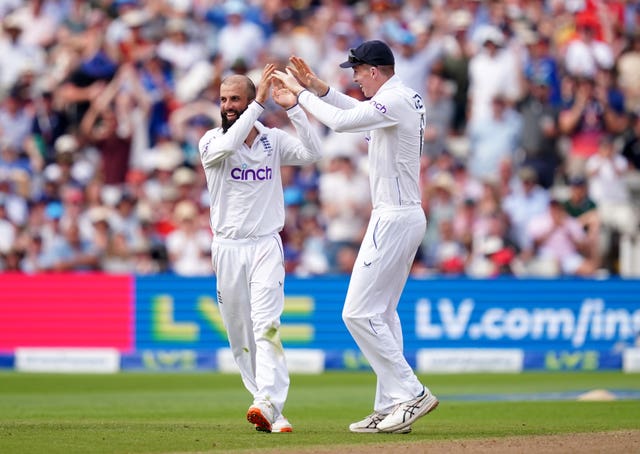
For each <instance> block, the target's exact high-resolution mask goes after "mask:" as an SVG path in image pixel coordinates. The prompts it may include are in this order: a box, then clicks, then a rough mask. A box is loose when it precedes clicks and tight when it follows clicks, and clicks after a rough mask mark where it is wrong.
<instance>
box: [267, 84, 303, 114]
mask: <svg viewBox="0 0 640 454" xmlns="http://www.w3.org/2000/svg"><path fill="white" fill-rule="evenodd" d="M271 97H272V98H273V100H274V101H275V102H276V104H278V105H279V106H280V107H282V108H284V109H289V108H290V107H293V106H295V105H296V103H297V102H298V98H297V97H296V95H294V94H293V93H292V92H291V90H289V89H288V88H286V87H285V86H284V84H283V83H282V82H281V81H280V80H278V79H276V78H275V77H274V78H273V82H272V88H271Z"/></svg>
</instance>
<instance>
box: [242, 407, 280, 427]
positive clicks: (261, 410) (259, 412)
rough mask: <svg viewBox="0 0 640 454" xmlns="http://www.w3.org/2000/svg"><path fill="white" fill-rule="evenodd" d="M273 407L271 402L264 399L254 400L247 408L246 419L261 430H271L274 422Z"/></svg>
mask: <svg viewBox="0 0 640 454" xmlns="http://www.w3.org/2000/svg"><path fill="white" fill-rule="evenodd" d="M274 413H275V411H274V408H273V405H272V404H271V402H267V401H266V400H263V401H260V402H254V403H253V405H251V406H250V407H249V410H247V421H249V422H250V423H252V424H255V425H256V427H259V429H258V430H260V431H262V432H271V428H272V426H273V423H274V422H275V417H274Z"/></svg>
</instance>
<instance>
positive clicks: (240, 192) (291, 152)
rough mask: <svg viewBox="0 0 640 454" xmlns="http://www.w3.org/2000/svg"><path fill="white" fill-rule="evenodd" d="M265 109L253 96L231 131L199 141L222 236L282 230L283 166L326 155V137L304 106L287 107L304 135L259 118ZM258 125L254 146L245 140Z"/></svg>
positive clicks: (218, 233) (213, 214) (213, 211)
mask: <svg viewBox="0 0 640 454" xmlns="http://www.w3.org/2000/svg"><path fill="white" fill-rule="evenodd" d="M263 110H264V108H263V107H262V106H261V105H260V104H259V103H257V102H255V101H253V102H252V103H251V104H249V106H248V107H247V110H246V111H244V112H243V113H242V115H240V118H238V119H237V120H236V122H235V123H234V124H233V125H232V126H231V127H230V128H229V129H228V130H227V132H226V133H225V134H223V132H222V128H215V129H211V130H209V131H207V132H206V133H205V134H204V136H202V138H201V139H200V143H199V144H198V148H199V150H200V158H201V160H202V165H203V167H204V171H205V175H206V178H207V188H208V190H209V196H210V200H211V208H210V211H211V228H212V230H213V234H214V236H216V237H218V238H225V239H245V238H256V237H261V236H265V235H270V234H273V233H275V232H279V231H280V230H282V227H283V225H284V196H283V191H282V181H281V179H280V166H283V165H302V164H307V163H311V162H314V161H317V160H318V159H320V139H319V137H318V135H317V134H316V133H315V132H314V128H313V127H312V126H311V124H310V123H309V120H308V119H307V116H306V115H305V113H304V111H303V110H302V109H301V108H300V106H298V105H296V106H294V107H292V108H290V109H288V110H287V115H288V116H289V119H290V120H291V123H292V124H293V126H294V127H295V129H296V132H297V135H298V137H295V136H293V135H290V134H287V133H286V132H284V131H281V130H279V129H274V128H267V127H265V126H264V125H263V124H262V123H260V122H258V121H257V119H258V117H259V116H260V114H262V112H263ZM254 126H255V127H256V129H258V136H257V137H256V139H255V140H254V142H253V144H252V145H251V147H248V146H247V145H246V144H245V143H244V141H245V139H246V138H247V135H248V134H249V132H250V131H251V128H253V127H254Z"/></svg>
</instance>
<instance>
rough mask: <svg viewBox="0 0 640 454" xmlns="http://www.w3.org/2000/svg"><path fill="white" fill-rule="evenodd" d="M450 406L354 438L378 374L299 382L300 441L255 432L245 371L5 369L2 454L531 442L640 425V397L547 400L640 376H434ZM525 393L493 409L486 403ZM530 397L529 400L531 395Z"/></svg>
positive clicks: (294, 390)
mask: <svg viewBox="0 0 640 454" xmlns="http://www.w3.org/2000/svg"><path fill="white" fill-rule="evenodd" d="M421 378H422V379H423V381H424V383H426V384H427V385H428V386H430V387H431V389H432V391H433V392H434V393H435V394H436V395H437V396H438V397H439V398H440V400H441V404H440V407H439V408H438V409H437V411H435V412H434V413H432V414H430V415H428V416H426V417H425V418H422V419H421V420H419V421H418V422H417V423H416V424H415V425H414V427H413V432H412V433H411V434H409V435H387V434H368V435H364V434H351V433H349V432H348V429H347V426H348V425H349V423H350V422H353V421H355V420H357V419H360V418H361V417H363V416H365V415H366V414H368V413H369V412H370V411H371V406H372V399H373V391H374V386H375V382H374V376H373V374H372V373H369V372H358V373H347V372H331V373H325V374H323V375H294V376H292V379H291V390H290V395H289V401H288V404H287V407H286V409H285V414H286V415H287V417H288V418H289V419H290V420H291V422H292V424H293V425H294V433H292V434H264V433H258V432H255V431H254V430H253V429H252V427H251V426H250V425H249V423H247V422H246V420H245V412H246V409H247V407H248V406H249V404H250V403H251V399H250V396H249V394H248V393H247V392H246V391H245V390H244V388H243V387H242V385H241V383H240V378H239V376H237V375H224V374H214V373H205V372H203V373H165V374H152V373H120V374H116V375H65V374H61V375H50V374H21V373H16V372H2V373H0V453H4V454H8V453H20V454H23V453H65V454H66V453H143V452H144V453H169V452H230V451H240V450H251V451H256V450H260V449H267V448H270V449H276V448H278V449H283V450H285V449H290V450H295V448H296V447H298V448H300V447H305V448H309V447H312V446H318V447H324V448H331V447H332V446H336V447H337V445H348V444H366V443H376V444H378V445H379V444H381V443H382V444H385V445H386V444H389V448H390V449H391V448H392V447H393V446H392V444H393V443H397V442H405V443H406V442H415V441H423V440H460V439H470V438H482V437H506V436H512V435H528V434H556V433H571V432H597V431H610V430H618V429H640V416H639V415H640V401H639V400H627V399H625V400H617V401H613V402H578V401H575V400H557V401H556V400H553V399H551V398H549V396H548V395H545V394H541V395H540V396H539V398H537V399H531V397H532V396H533V395H534V394H536V393H556V392H570V391H589V390H593V389H608V390H618V391H620V390H625V391H636V392H637V391H640V375H638V374H635V375H634V374H623V373H619V372H598V373H584V372H580V373H578V372H574V373H523V374H518V375H495V374H492V375H475V374H474V375H471V374H465V375H433V376H422V377H421ZM504 394H508V395H516V396H515V397H516V398H517V399H518V400H512V401H505V400H496V401H490V400H489V401H483V400H478V396H481V395H490V396H493V397H495V395H504ZM523 396H524V397H525V398H522V397H523Z"/></svg>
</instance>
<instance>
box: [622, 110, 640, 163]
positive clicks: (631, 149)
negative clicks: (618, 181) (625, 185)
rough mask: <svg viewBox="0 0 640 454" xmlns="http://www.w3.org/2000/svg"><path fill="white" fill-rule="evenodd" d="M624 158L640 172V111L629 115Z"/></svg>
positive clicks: (624, 137)
mask: <svg viewBox="0 0 640 454" xmlns="http://www.w3.org/2000/svg"><path fill="white" fill-rule="evenodd" d="M622 140H623V144H622V156H624V157H625V158H626V159H627V161H628V162H629V164H630V165H631V167H632V168H633V170H635V171H636V172H640V111H638V113H631V114H629V126H628V128H627V129H626V130H625V132H624V134H623V136H622Z"/></svg>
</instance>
